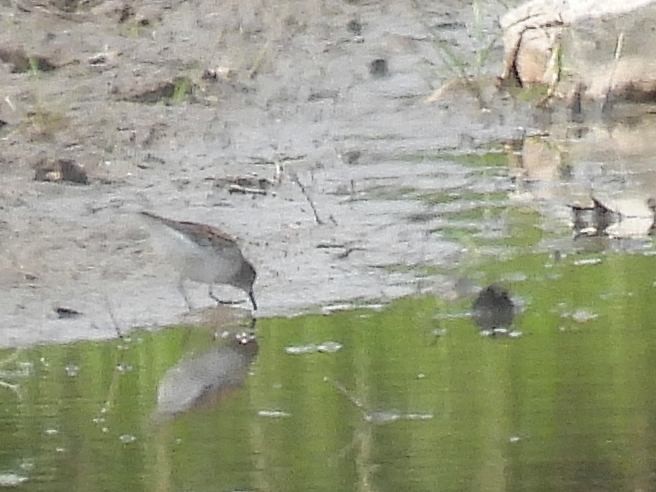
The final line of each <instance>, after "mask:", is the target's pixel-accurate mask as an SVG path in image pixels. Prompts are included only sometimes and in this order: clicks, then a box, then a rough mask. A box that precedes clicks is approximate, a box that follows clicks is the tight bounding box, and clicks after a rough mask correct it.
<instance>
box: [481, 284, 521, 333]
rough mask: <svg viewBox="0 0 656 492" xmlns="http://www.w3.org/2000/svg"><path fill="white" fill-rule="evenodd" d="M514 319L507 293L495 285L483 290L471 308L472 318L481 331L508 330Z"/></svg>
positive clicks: (512, 308) (512, 306)
mask: <svg viewBox="0 0 656 492" xmlns="http://www.w3.org/2000/svg"><path fill="white" fill-rule="evenodd" d="M514 317H515V305H514V304H513V302H512V300H511V299H510V294H509V293H508V291H507V290H506V289H505V288H503V287H501V286H500V285H497V284H492V285H489V286H487V287H486V288H484V289H483V290H482V291H481V292H480V293H479V294H478V297H477V298H476V300H475V301H474V304H473V306H472V318H473V319H474V323H476V324H477V325H478V327H479V328H480V329H481V330H496V329H500V328H509V327H510V325H511V324H512V322H513V319H514Z"/></svg>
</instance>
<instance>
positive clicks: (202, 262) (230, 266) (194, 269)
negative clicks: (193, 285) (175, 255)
mask: <svg viewBox="0 0 656 492" xmlns="http://www.w3.org/2000/svg"><path fill="white" fill-rule="evenodd" d="M210 253H211V252H208V253H205V252H197V253H196V254H187V255H185V256H184V258H182V264H181V265H180V266H181V269H180V271H181V273H182V276H183V277H184V278H187V279H189V280H193V281H195V282H203V283H206V284H212V283H219V284H220V283H225V282H228V281H229V280H230V279H231V278H232V276H233V275H235V274H236V273H237V271H238V268H239V262H238V261H236V260H235V259H234V258H232V256H231V257H230V258H223V257H220V256H217V255H216V254H210Z"/></svg>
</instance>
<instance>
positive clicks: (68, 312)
mask: <svg viewBox="0 0 656 492" xmlns="http://www.w3.org/2000/svg"><path fill="white" fill-rule="evenodd" d="M55 313H57V317H58V318H59V319H70V318H77V317H78V316H82V313H81V312H80V311H76V310H75V309H71V308H67V307H62V306H58V307H56V308H55Z"/></svg>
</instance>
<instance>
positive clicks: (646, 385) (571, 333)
mask: <svg viewBox="0 0 656 492" xmlns="http://www.w3.org/2000/svg"><path fill="white" fill-rule="evenodd" d="M510 222H511V223H512V221H510ZM540 241H543V238H541V239H540ZM530 242H531V241H525V242H524V244H525V246H527V245H528V244H529V243H530ZM519 249H529V250H530V249H539V248H528V247H527V248H519ZM654 252H655V251H654V249H653V247H652V246H651V244H650V243H645V244H642V245H641V246H640V247H635V248H634V249H633V250H632V251H629V252H609V251H608V250H604V251H602V252H597V253H594V252H593V253H590V252H586V251H585V250H581V251H571V252H570V253H569V254H563V255H560V256H558V257H556V258H554V255H553V254H550V253H549V252H540V251H537V252H532V253H531V252H529V253H526V252H524V253H520V254H518V255H516V256H514V257H513V258H511V259H509V260H507V261H497V262H493V263H491V262H489V261H483V262H482V263H476V262H472V263H471V265H470V269H471V271H470V272H469V275H470V276H471V277H472V278H476V279H477V281H479V282H481V283H485V282H488V281H493V280H498V279H500V278H501V279H502V278H506V279H507V280H506V285H509V286H510V287H511V289H512V293H513V299H514V300H515V302H516V303H517V304H518V305H519V306H521V312H520V314H519V315H518V317H517V318H516V322H515V326H514V328H515V329H516V330H517V331H518V332H521V336H518V337H516V338H510V337H484V336H481V335H480V334H479V332H478V330H477V329H476V327H475V326H474V324H473V323H472V321H471V319H470V318H469V316H468V310H469V306H470V303H471V298H470V297H464V298H461V299H458V300H454V301H453V302H449V303H443V302H439V301H437V300H436V299H434V298H432V297H418V298H408V299H403V300H400V301H397V302H395V303H393V304H392V305H390V306H389V307H387V308H384V309H382V310H372V309H356V310H351V311H345V312H336V313H333V314H330V315H324V316H322V315H313V316H306V317H298V318H292V319H264V320H260V321H259V322H258V323H257V325H256V333H257V342H254V341H250V342H246V343H245V344H236V343H234V342H231V341H230V340H231V339H230V338H223V337H222V336H221V333H219V334H218V339H217V340H215V334H214V332H213V330H212V329H209V330H208V329H200V328H189V327H179V328H172V329H167V330H163V331H160V332H137V333H133V334H131V336H130V337H129V339H127V340H126V341H112V342H106V343H92V342H86V343H76V344H73V345H60V346H41V347H35V348H33V349H27V350H21V351H19V352H15V351H5V352H3V353H2V355H1V356H2V358H3V359H5V362H4V363H3V364H2V372H1V375H2V379H3V380H4V381H5V382H7V383H13V384H15V385H16V388H15V389H10V388H8V387H2V388H0V416H1V417H0V442H2V443H3V445H2V448H1V449H0V483H2V481H4V482H5V484H7V483H17V482H18V481H20V480H21V479H25V481H24V482H23V483H22V484H21V485H20V486H19V488H20V489H21V490H97V489H98V487H99V485H98V484H103V485H102V486H100V487H101V489H104V490H141V489H143V490H194V491H202V490H355V489H371V490H542V489H544V490H556V489H560V490H593V489H594V490H626V489H643V490H649V489H652V488H654V485H655V482H656V479H655V477H654V474H653V456H654V453H653V449H654V447H655V445H656V427H655V426H654V425H652V424H653V422H652V421H653V415H654V414H656V396H655V395H656V387H655V386H656V383H654V379H653V377H652V368H653V367H652V366H653V359H654V352H655V351H656V342H655V341H654V336H653V332H652V329H653V326H652V324H653V322H652V320H653V319H654V317H655V315H656V306H655V305H654V303H652V302H651V299H652V297H653V295H654V289H655V287H654V281H655V280H656V278H655V277H656V275H655V274H654V273H653V268H652V265H653V262H654V258H653V257H652V255H653V254H654ZM465 270H467V268H465ZM463 275H467V272H463ZM219 331H220V332H221V331H223V327H220V328H219ZM255 343H257V346H256V345H255ZM194 361H196V362H194ZM198 361H204V362H198ZM208 364H209V365H208ZM172 367H177V368H183V369H178V372H180V371H181V372H182V373H183V374H181V375H180V374H178V377H179V378H181V379H178V380H177V383H176V384H175V385H174V386H176V387H177V388H178V390H179V391H178V397H179V399H180V401H181V402H182V401H183V400H184V399H185V398H187V399H188V400H189V401H191V404H186V403H181V404H180V407H179V408H177V410H176V408H175V401H174V400H175V394H173V395H172V394H170V393H169V394H168V398H169V399H168V400H167V402H168V404H169V406H168V407H166V406H165V405H163V404H162V401H161V396H160V404H159V408H158V403H157V400H158V396H157V395H158V391H159V392H160V393H162V391H164V390H163V388H164V387H165V386H166V385H167V384H168V383H167V381H169V382H170V378H171V374H172V373H173V372H175V371H176V369H175V368H174V369H171V368H172ZM185 367H186V369H184V368H185ZM199 367H200V368H202V369H200V370H197V369H198V368H199ZM210 368H213V369H210ZM196 370H197V372H195V373H194V371H196ZM185 372H186V374H185ZM189 374H195V375H194V376H192V377H191V378H189V377H188V375H189ZM208 374H209V376H208ZM212 374H214V375H213V376H212ZM185 378H187V379H186V381H187V383H184V382H182V383H181V381H185ZM199 378H201V379H202V378H207V380H206V381H204V382H203V383H202V385H201V386H202V388H204V389H203V390H202V391H201V392H200V393H194V391H195V390H194V384H195V383H194V381H198V379H199ZM173 393H175V392H173ZM163 407H165V408H163ZM175 412H178V413H175Z"/></svg>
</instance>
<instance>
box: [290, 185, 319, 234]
mask: <svg viewBox="0 0 656 492" xmlns="http://www.w3.org/2000/svg"><path fill="white" fill-rule="evenodd" d="M290 177H291V179H292V181H294V183H296V184H297V185H298V187H299V188H300V189H301V193H303V196H304V197H305V199H306V200H307V201H308V203H309V204H310V207H312V212H313V213H314V220H315V221H316V223H317V224H319V225H323V224H324V221H323V220H321V219H320V218H319V214H318V213H317V207H315V206H314V202H313V201H312V198H310V195H309V194H308V192H307V191H306V189H305V186H303V183H301V180H300V179H299V178H298V176H297V175H296V173H292V174H291V176H290Z"/></svg>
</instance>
